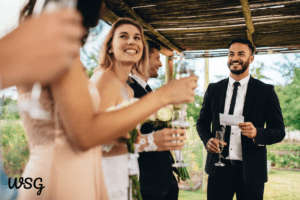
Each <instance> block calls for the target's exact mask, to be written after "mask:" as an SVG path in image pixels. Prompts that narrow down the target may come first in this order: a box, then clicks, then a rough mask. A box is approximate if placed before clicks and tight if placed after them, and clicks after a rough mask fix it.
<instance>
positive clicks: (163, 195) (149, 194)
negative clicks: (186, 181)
mask: <svg viewBox="0 0 300 200" xmlns="http://www.w3.org/2000/svg"><path fill="white" fill-rule="evenodd" d="M141 192H142V198H143V200H178V193H179V188H178V183H177V181H176V179H175V177H174V179H172V183H171V186H170V187H168V188H166V189H162V190H151V191H141Z"/></svg>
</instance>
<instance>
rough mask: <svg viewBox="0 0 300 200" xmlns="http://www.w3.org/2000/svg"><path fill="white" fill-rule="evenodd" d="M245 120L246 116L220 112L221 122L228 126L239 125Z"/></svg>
mask: <svg viewBox="0 0 300 200" xmlns="http://www.w3.org/2000/svg"><path fill="white" fill-rule="evenodd" d="M243 122H244V116H237V115H227V114H221V113H220V124H221V125H228V126H237V125H238V124H239V123H243Z"/></svg>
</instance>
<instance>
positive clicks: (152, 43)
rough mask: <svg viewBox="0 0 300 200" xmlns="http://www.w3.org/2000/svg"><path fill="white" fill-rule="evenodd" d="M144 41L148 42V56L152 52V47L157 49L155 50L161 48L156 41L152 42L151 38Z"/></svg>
mask: <svg viewBox="0 0 300 200" xmlns="http://www.w3.org/2000/svg"><path fill="white" fill-rule="evenodd" d="M146 42H147V43H148V53H149V56H150V55H151V53H153V50H154V49H157V51H160V50H161V48H160V46H159V45H158V44H157V43H155V42H153V41H152V40H147V41H146Z"/></svg>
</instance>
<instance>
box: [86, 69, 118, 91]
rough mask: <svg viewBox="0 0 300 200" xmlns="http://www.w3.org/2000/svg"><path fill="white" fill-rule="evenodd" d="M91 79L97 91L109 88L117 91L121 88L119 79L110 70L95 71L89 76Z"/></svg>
mask: <svg viewBox="0 0 300 200" xmlns="http://www.w3.org/2000/svg"><path fill="white" fill-rule="evenodd" d="M91 81H92V83H94V84H95V85H96V87H97V88H98V90H99V91H101V90H103V89H104V90H106V89H110V90H113V91H115V92H117V91H120V89H121V87H120V81H119V80H118V78H117V76H116V75H115V73H114V72H113V71H112V70H107V71H97V72H95V73H94V74H93V76H92V77H91Z"/></svg>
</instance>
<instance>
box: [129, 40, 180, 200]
mask: <svg viewBox="0 0 300 200" xmlns="http://www.w3.org/2000/svg"><path fill="white" fill-rule="evenodd" d="M147 43H148V50H149V51H148V53H149V65H150V66H149V75H148V77H141V76H139V75H138V73H135V71H133V74H131V81H130V80H128V81H127V84H129V85H130V87H131V88H132V89H133V91H134V97H135V98H141V97H142V96H144V95H146V94H147V93H149V92H152V89H151V88H150V86H149V85H148V84H147V81H148V80H149V78H157V77H158V70H159V68H160V67H161V66H162V63H161V61H160V54H159V51H160V46H159V45H158V44H156V43H154V42H152V41H150V40H149V41H147ZM153 131H162V132H163V133H164V135H166V136H167V135H169V136H171V135H172V134H175V130H172V129H168V128H164V127H156V128H154V127H153V125H152V124H150V123H146V124H144V125H143V126H142V127H141V133H142V134H149V133H152V132H153ZM167 149H170V148H167ZM139 155H140V157H139V158H138V162H139V169H140V185H141V193H142V197H143V200H153V199H155V200H177V199H178V192H179V189H178V184H177V181H176V178H175V176H174V174H173V170H174V171H175V172H177V170H176V169H175V168H172V164H173V163H174V160H173V157H172V155H171V153H170V151H160V152H143V153H140V154H139Z"/></svg>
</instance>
